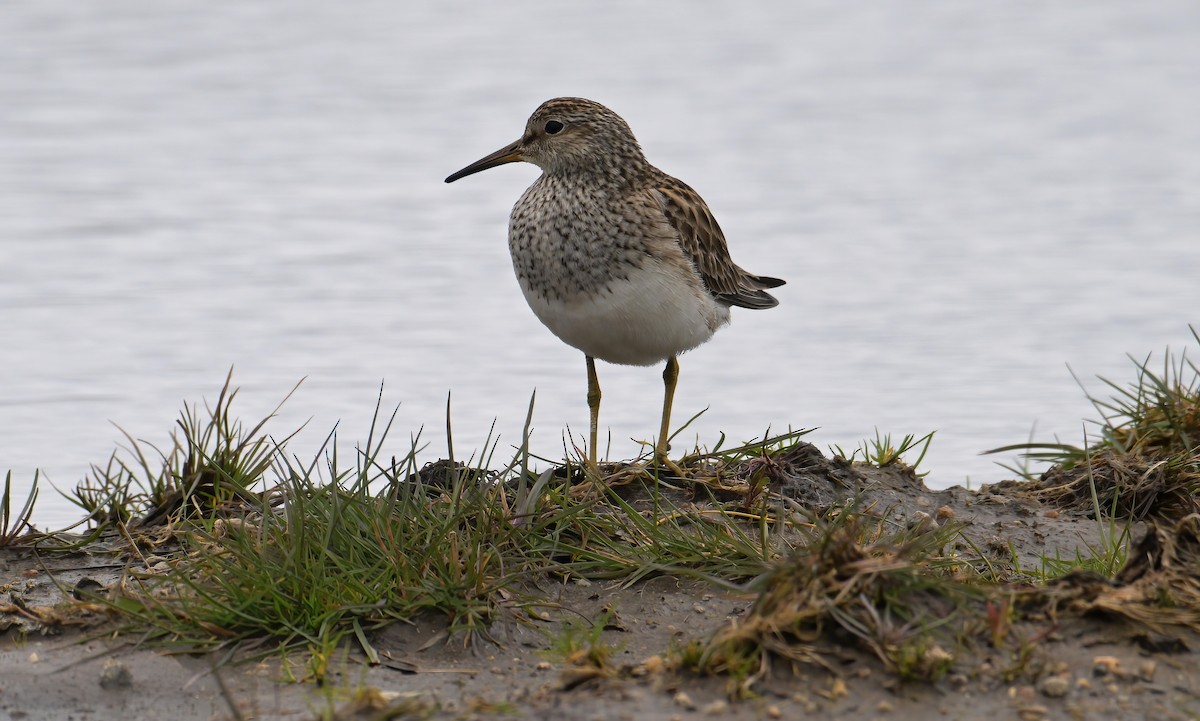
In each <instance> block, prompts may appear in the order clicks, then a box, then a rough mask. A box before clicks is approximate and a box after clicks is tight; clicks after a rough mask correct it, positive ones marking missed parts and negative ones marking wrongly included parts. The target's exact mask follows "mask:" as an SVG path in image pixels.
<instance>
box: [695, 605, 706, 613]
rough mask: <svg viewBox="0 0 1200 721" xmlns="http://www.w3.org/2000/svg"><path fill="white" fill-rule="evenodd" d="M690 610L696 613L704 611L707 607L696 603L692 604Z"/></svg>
mask: <svg viewBox="0 0 1200 721" xmlns="http://www.w3.org/2000/svg"><path fill="white" fill-rule="evenodd" d="M692 610H693V611H695V612H696V613H704V612H705V611H707V610H708V609H707V608H705V607H704V606H702V605H700V604H698V603H697V604H695V605H693V606H692Z"/></svg>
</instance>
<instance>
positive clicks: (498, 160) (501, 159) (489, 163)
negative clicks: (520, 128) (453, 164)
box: [446, 140, 525, 183]
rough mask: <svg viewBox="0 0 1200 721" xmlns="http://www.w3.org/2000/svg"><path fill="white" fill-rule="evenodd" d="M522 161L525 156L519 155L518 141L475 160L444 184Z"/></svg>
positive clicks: (447, 179) (519, 142) (519, 145)
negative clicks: (498, 166)
mask: <svg viewBox="0 0 1200 721" xmlns="http://www.w3.org/2000/svg"><path fill="white" fill-rule="evenodd" d="M524 159H525V156H523V155H522V154H521V141H520V140H518V141H517V142H515V143H513V144H512V145H506V146H504V147H503V148H500V149H499V150H497V151H496V152H494V153H492V154H491V155H489V156H487V157H484V158H480V159H479V160H476V161H475V162H474V163H471V164H470V165H468V166H467V167H465V168H463V169H462V170H460V171H458V172H457V173H454V174H453V175H451V176H450V177H448V178H446V182H447V183H453V182H454V181H456V180H458V179H459V178H465V177H467V176H468V175H474V174H475V173H478V172H479V171H481V170H487V169H488V168H494V167H496V166H497V165H504V164H505V163H515V162H517V161H519V160H524Z"/></svg>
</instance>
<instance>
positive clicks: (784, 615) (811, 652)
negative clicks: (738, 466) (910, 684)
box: [682, 508, 982, 696]
mask: <svg viewBox="0 0 1200 721" xmlns="http://www.w3.org/2000/svg"><path fill="white" fill-rule="evenodd" d="M960 530H961V528H960V527H959V526H957V525H955V524H947V525H945V526H942V527H937V526H935V525H932V524H918V525H916V526H914V527H912V528H908V527H904V526H898V525H896V524H894V523H893V522H891V521H890V520H889V519H888V518H887V517H881V516H876V515H873V514H870V513H866V512H862V511H859V510H857V509H855V508H848V509H838V510H835V511H832V512H830V513H829V514H827V515H826V516H825V517H824V518H821V519H816V520H815V522H814V525H813V527H812V530H811V531H810V532H809V537H808V539H807V543H804V544H803V545H802V546H800V547H798V548H797V549H796V550H795V551H794V552H793V553H792V554H791V555H790V556H788V557H787V558H786V559H785V560H783V561H782V562H780V563H778V564H777V565H776V566H775V567H774V568H772V569H771V570H770V571H768V572H767V573H766V574H764V575H763V576H762V577H760V578H759V579H757V580H756V581H755V582H754V583H753V584H751V586H750V590H752V591H755V592H757V593H758V599H757V600H756V601H755V603H754V606H753V607H752V608H751V610H750V612H749V614H748V615H747V616H746V617H745V618H743V619H741V620H739V621H738V622H736V623H733V624H730V625H728V626H726V627H724V628H722V629H720V630H719V631H717V633H716V634H714V635H713V636H712V637H711V638H710V639H708V640H707V641H705V642H697V643H694V644H692V645H691V646H690V647H689V648H687V649H685V650H684V652H683V658H682V663H683V665H685V666H686V667H689V668H691V669H692V670H694V671H699V672H704V673H721V674H728V675H730V677H731V678H732V680H733V686H732V688H731V690H732V692H733V694H734V695H735V696H742V695H746V694H748V693H749V689H750V686H751V685H752V684H753V683H754V682H755V681H757V680H758V679H759V678H761V677H762V676H763V675H765V674H766V673H767V672H768V671H769V670H770V667H771V663H772V660H783V661H785V662H791V663H815V664H818V665H821V666H824V667H826V668H830V669H832V668H834V667H835V666H836V665H837V659H838V657H839V655H840V653H841V652H840V651H839V648H838V647H839V646H840V645H843V644H845V645H854V646H856V647H858V648H859V649H861V650H864V651H867V652H869V653H871V654H873V655H874V656H876V657H877V658H878V659H879V660H880V661H882V662H883V663H884V664H885V665H886V666H887V667H888V668H889V669H891V670H893V671H894V672H896V673H897V674H899V675H900V676H902V677H905V678H921V679H935V678H938V677H940V675H941V674H943V673H945V671H946V670H947V669H948V668H949V667H950V663H951V662H952V660H953V656H952V655H951V654H949V653H948V652H947V651H945V649H944V648H943V646H942V645H941V644H940V643H939V641H938V640H937V639H936V638H935V637H934V631H935V630H936V629H937V628H939V627H941V626H943V625H945V624H947V623H949V622H950V621H951V620H953V619H954V618H955V617H956V616H957V615H958V614H960V613H961V611H962V609H963V608H964V607H965V606H966V605H967V602H968V601H969V600H973V599H978V598H981V597H982V593H981V592H980V591H979V590H978V589H977V588H976V587H975V586H974V585H973V584H972V583H970V582H968V579H969V578H970V577H971V575H972V574H970V573H969V568H970V567H969V566H967V565H965V564H964V563H963V562H962V559H960V558H958V557H956V556H955V555H954V554H953V552H951V551H949V550H948V549H950V548H951V547H952V545H953V542H954V540H955V538H956V537H957V536H958V534H959V532H960Z"/></svg>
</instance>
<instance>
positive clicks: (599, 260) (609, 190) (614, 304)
mask: <svg viewBox="0 0 1200 721" xmlns="http://www.w3.org/2000/svg"><path fill="white" fill-rule="evenodd" d="M521 160H523V161H527V162H530V163H533V164H535V165H537V166H538V167H540V168H541V169H542V171H543V173H542V175H541V177H539V178H538V179H537V180H536V181H535V182H534V183H533V185H531V186H530V187H529V189H528V190H526V191H525V193H524V194H523V195H522V196H521V198H520V200H518V201H517V204H516V206H515V207H514V208H513V211H512V216H511V218H510V221H509V250H510V251H511V254H512V261H513V270H514V271H515V272H516V275H517V281H518V283H519V284H520V286H521V290H522V291H523V292H524V294H525V299H526V300H527V301H528V302H529V305H530V308H531V309H532V310H533V311H534V313H535V314H536V315H537V317H538V318H539V319H540V320H541V321H542V322H543V323H544V324H545V325H546V326H547V327H548V328H550V330H551V331H552V332H554V334H555V335H557V336H558V337H559V338H561V339H562V340H563V341H565V342H566V343H568V344H570V345H572V346H574V347H576V348H578V349H580V350H582V351H583V352H584V354H585V356H587V360H588V371H589V405H591V406H592V429H591V430H592V436H591V443H592V448H591V449H590V450H591V460H592V463H593V465H594V463H595V450H596V449H595V445H596V424H597V415H598V412H599V386H598V383H597V382H596V381H595V369H594V361H593V359H594V358H600V359H601V360H606V361H609V362H612V363H623V364H631V365H649V364H651V363H656V362H660V361H667V371H666V373H664V379H665V380H666V384H667V388H666V399H665V402H664V409H663V425H662V428H661V432H660V438H659V443H658V450H659V452H660V455H661V456H662V458H663V459H665V452H666V438H665V436H666V431H667V427H668V423H669V417H670V406H671V400H672V396H673V393H674V377H675V374H676V373H677V369H678V365H677V363H676V360H675V356H676V355H677V354H679V353H682V352H683V351H686V350H690V349H692V348H695V347H696V346H698V345H700V344H701V343H704V342H705V341H707V340H708V339H709V338H710V337H712V335H713V333H714V332H716V330H717V329H718V328H719V327H721V326H722V325H724V324H725V323H727V322H729V307H730V306H734V305H736V306H741V307H744V308H754V309H762V308H772V307H774V306H775V305H777V304H778V301H777V300H776V299H775V298H774V297H773V296H771V295H770V294H769V293H767V292H766V289H768V288H775V287H777V286H780V285H783V281H782V280H779V279H777V278H768V277H765V276H758V275H753V274H751V273H748V272H746V271H745V270H743V269H742V268H740V267H738V266H737V265H736V264H735V263H734V262H733V259H732V258H731V257H730V255H729V249H728V246H727V245H726V242H725V236H724V234H723V233H722V232H721V228H720V226H719V225H717V221H716V220H715V219H714V218H713V216H712V212H711V211H709V209H708V206H707V205H706V204H705V203H704V200H703V199H701V197H700V196H699V195H698V194H697V193H696V191H694V190H692V189H691V188H690V187H689V186H687V185H686V184H684V183H683V182H681V181H679V180H676V179H675V178H673V177H671V176H669V175H667V174H666V173H664V172H662V171H661V170H659V169H658V168H655V167H654V166H653V165H651V164H650V163H649V162H647V161H646V158H645V156H644V155H643V154H642V150H641V147H640V146H639V145H638V143H637V140H636V139H635V138H634V136H633V132H632V131H631V130H630V129H629V126H628V125H627V124H626V123H625V121H624V120H622V119H621V117H620V116H618V115H617V114H616V113H614V112H613V111H611V110H609V109H608V108H606V107H604V106H603V105H600V104H599V103H596V102H593V101H591V100H584V99H582V98H555V99H553V100H548V101H546V102H545V103H543V104H542V105H541V106H540V107H538V109H537V110H535V111H534V112H533V115H532V116H531V117H530V118H529V121H528V122H527V123H526V125H525V133H524V134H523V135H522V137H521V139H520V140H518V141H516V142H515V143H513V144H511V145H508V146H506V147H504V148H501V149H500V150H498V151H496V152H495V153H492V154H491V155H489V156H487V157H485V158H483V159H481V160H479V161H477V162H475V163H473V164H471V165H469V166H467V167H466V168H463V169H462V170H460V171H458V172H457V173H454V174H453V175H451V176H450V177H448V178H447V179H446V182H448V183H449V182H453V181H455V180H457V179H459V178H462V177H464V176H466V175H470V174H472V173H476V172H479V171H481V170H486V169H488V168H491V167H495V166H496V165H500V164H503V163H509V162H516V161H521Z"/></svg>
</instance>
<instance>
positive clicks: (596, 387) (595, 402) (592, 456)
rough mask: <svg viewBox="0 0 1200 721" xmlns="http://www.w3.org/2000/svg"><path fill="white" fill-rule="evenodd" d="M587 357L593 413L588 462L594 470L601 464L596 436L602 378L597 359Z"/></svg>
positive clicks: (590, 402)
mask: <svg viewBox="0 0 1200 721" xmlns="http://www.w3.org/2000/svg"><path fill="white" fill-rule="evenodd" d="M585 357H586V358H587V374H588V395H587V401H588V410H589V411H591V413H592V423H591V426H590V433H589V438H588V464H589V465H590V466H591V467H592V470H596V469H597V468H598V467H599V466H597V464H596V446H597V440H596V437H597V436H598V435H599V432H600V379H599V378H597V377H596V359H595V358H593V357H591V356H585Z"/></svg>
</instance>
